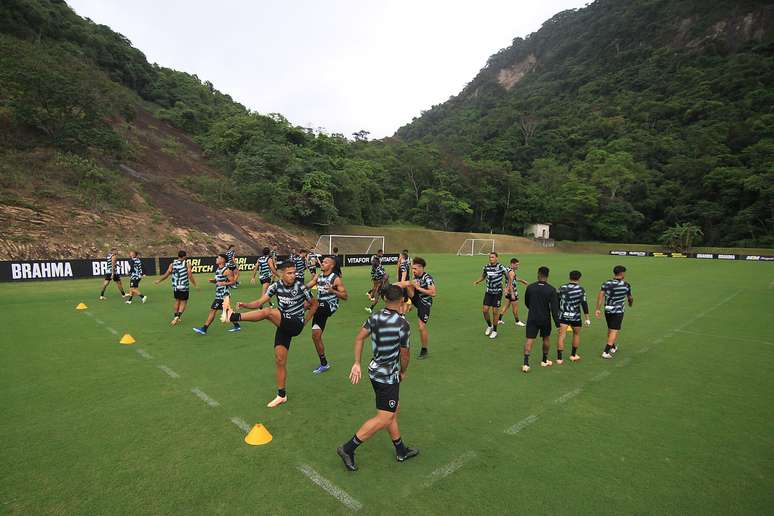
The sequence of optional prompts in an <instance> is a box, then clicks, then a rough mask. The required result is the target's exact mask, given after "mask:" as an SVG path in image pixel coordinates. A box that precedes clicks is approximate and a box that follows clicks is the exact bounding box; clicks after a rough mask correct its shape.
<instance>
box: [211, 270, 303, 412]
mask: <svg viewBox="0 0 774 516" xmlns="http://www.w3.org/2000/svg"><path fill="white" fill-rule="evenodd" d="M277 268H278V269H279V273H280V279H279V280H278V281H275V282H274V283H272V284H271V285H269V288H268V289H267V290H266V293H265V294H264V295H262V296H261V297H260V299H258V300H256V301H253V302H251V303H238V304H237V308H251V309H255V308H258V307H259V306H261V305H263V304H265V303H267V302H268V301H269V299H271V298H272V297H274V296H275V295H276V296H277V306H278V307H279V308H262V309H260V310H254V311H252V312H245V313H238V312H234V311H233V310H231V306H230V303H229V298H226V302H224V304H223V315H222V316H221V319H220V320H221V321H222V322H224V323H225V322H227V321H231V322H234V323H238V322H244V321H247V322H258V321H263V320H264V319H267V320H269V321H271V323H272V324H273V325H274V326H276V327H277V331H276V332H275V333H274V364H275V366H276V370H277V396H276V397H275V398H274V399H273V400H271V401H270V402H269V403H268V404H267V405H266V406H267V407H269V408H274V407H277V406H279V405H282V404H283V403H285V402H286V401H288V395H287V391H286V389H285V386H286V380H287V362H288V351H290V341H291V340H292V339H293V337H296V336H298V335H299V334H300V333H301V332H302V331H303V329H304V325H306V323H307V322H309V320H310V319H312V317H314V314H315V313H316V312H317V306H318V302H317V300H316V299H314V298H313V297H312V294H311V293H310V292H309V289H308V288H306V285H304V283H303V282H302V281H300V280H299V279H298V278H297V277H296V267H295V265H294V264H293V262H291V261H286V262H283V263H281V264H279V266H278V267H277Z"/></svg>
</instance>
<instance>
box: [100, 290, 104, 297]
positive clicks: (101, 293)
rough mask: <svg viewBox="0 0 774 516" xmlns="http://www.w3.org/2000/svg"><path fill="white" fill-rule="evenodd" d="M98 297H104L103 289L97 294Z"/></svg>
mask: <svg viewBox="0 0 774 516" xmlns="http://www.w3.org/2000/svg"><path fill="white" fill-rule="evenodd" d="M99 297H105V289H104V288H103V289H102V292H100V293H99Z"/></svg>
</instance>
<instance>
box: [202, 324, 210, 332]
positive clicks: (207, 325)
mask: <svg viewBox="0 0 774 516" xmlns="http://www.w3.org/2000/svg"><path fill="white" fill-rule="evenodd" d="M209 326H210V325H209V324H205V325H203V326H202V330H204V331H207V328H208V327H209Z"/></svg>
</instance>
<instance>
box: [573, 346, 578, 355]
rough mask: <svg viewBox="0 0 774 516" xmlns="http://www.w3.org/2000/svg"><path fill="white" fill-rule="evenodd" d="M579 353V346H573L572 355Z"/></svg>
mask: <svg viewBox="0 0 774 516" xmlns="http://www.w3.org/2000/svg"><path fill="white" fill-rule="evenodd" d="M577 353H578V348H576V347H575V346H573V347H572V356H575V355H576V354H577Z"/></svg>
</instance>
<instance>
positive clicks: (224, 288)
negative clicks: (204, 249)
mask: <svg viewBox="0 0 774 516" xmlns="http://www.w3.org/2000/svg"><path fill="white" fill-rule="evenodd" d="M208 281H209V282H210V283H214V284H215V300H214V301H213V302H212V304H211V305H210V311H209V313H208V314H207V320H206V321H205V322H204V325H203V326H201V327H199V328H194V329H193V331H195V332H196V333H198V334H199V335H207V328H209V327H210V325H211V324H212V321H214V320H215V314H216V313H217V312H218V310H223V305H224V300H225V299H226V298H227V297H230V296H231V292H230V289H231V287H233V286H234V284H235V283H236V274H235V273H234V269H232V268H230V266H229V261H228V257H227V256H226V255H225V254H219V255H218V256H216V257H215V277H214V278H210V279H209V280H208ZM241 329H242V328H241V327H240V326H239V323H234V327H233V328H231V329H229V330H228V331H230V332H237V331H240V330H241Z"/></svg>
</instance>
